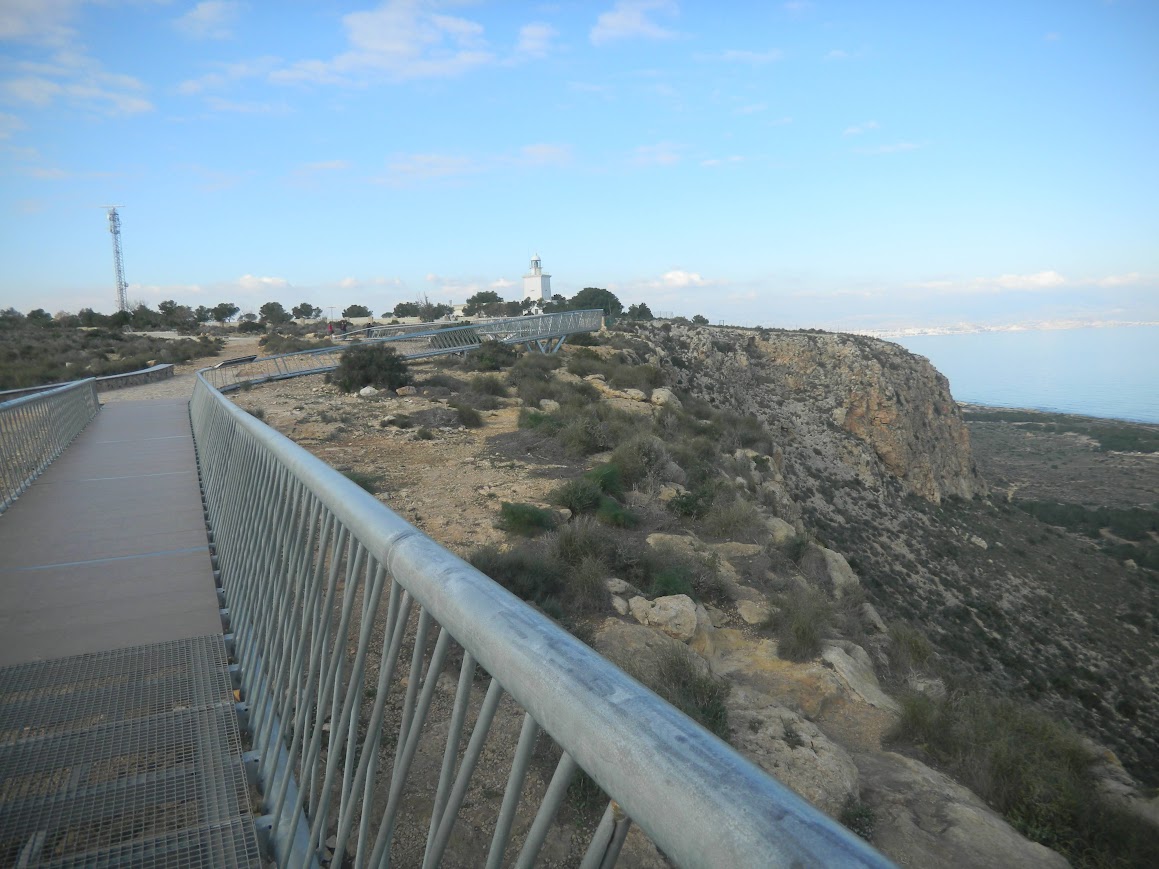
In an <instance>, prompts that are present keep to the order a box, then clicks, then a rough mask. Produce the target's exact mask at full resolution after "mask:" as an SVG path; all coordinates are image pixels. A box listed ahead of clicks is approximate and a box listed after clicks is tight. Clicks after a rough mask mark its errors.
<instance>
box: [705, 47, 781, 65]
mask: <svg viewBox="0 0 1159 869" xmlns="http://www.w3.org/2000/svg"><path fill="white" fill-rule="evenodd" d="M784 56H785V55H784V52H782V51H781V50H780V49H779V48H770V49H769V50H768V51H746V50H744V49H730V50H728V51H724V52H722V53H721V54H720V55H718V57H719V59H720V60H723V61H724V62H725V63H748V64H752V65H753V66H762V65H764V64H766V63H774V62H776V61H778V60H781V59H782V58H783V57H784Z"/></svg>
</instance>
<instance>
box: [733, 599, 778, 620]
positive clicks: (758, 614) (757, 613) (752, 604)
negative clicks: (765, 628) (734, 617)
mask: <svg viewBox="0 0 1159 869" xmlns="http://www.w3.org/2000/svg"><path fill="white" fill-rule="evenodd" d="M736 611H737V612H738V613H740V617H741V618H742V619H744V622H745V624H748V625H762V624H764V623H765V622H766V621H768V619H769V614H770V612H771V610H770V609H769V605H768V604H766V603H757V602H756V601H751V600H738V601H737V602H736Z"/></svg>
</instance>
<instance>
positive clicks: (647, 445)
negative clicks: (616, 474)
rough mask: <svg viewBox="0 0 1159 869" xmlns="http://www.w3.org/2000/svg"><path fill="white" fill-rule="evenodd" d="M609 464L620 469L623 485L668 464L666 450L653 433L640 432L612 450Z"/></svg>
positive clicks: (638, 479) (636, 481) (646, 475)
mask: <svg viewBox="0 0 1159 869" xmlns="http://www.w3.org/2000/svg"><path fill="white" fill-rule="evenodd" d="M611 464H613V465H615V466H616V467H617V468H619V469H620V478H621V479H622V480H623V483H624V485H625V486H632V485H635V484H636V483H639V482H642V481H643V480H644V479H646V478H647V477H648V475H649V474H655V473H658V472H659V471H660V470H662V469H663V468H664V466H665V465H666V464H668V450H666V449H665V448H664V443H663V442H662V441H661V440H660V439H659V438H658V437H656V436H655V435H651V434H641V435H637V436H635V437H633V438H630V439H628V440H626V441H624V442H623V443H621V444H619V445H618V446H617V447H616V448H615V449H614V450H612V458H611Z"/></svg>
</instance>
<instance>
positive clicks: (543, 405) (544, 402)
mask: <svg viewBox="0 0 1159 869" xmlns="http://www.w3.org/2000/svg"><path fill="white" fill-rule="evenodd" d="M539 409H540V410H542V411H543V412H544V413H555V412H556V411H558V410H559V402H558V401H556V400H555V399H553V398H541V399H539Z"/></svg>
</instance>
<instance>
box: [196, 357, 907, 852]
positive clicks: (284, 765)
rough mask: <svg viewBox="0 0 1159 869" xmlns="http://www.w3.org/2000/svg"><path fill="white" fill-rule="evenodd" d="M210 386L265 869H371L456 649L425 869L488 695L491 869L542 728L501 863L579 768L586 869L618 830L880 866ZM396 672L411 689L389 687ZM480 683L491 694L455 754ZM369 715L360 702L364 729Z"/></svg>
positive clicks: (671, 842)
mask: <svg viewBox="0 0 1159 869" xmlns="http://www.w3.org/2000/svg"><path fill="white" fill-rule="evenodd" d="M207 373H208V372H202V373H199V374H198V377H197V382H196V384H195V387H194V393H193V398H192V401H191V404H190V413H191V419H192V424H193V432H194V439H195V442H196V445H197V450H198V459H199V466H200V473H201V478H202V486H203V490H204V495H205V499H206V505H207V510H208V513H209V517H210V524H211V527H212V529H213V539H214V545H215V547H216V554H217V558H218V560H219V567H220V577H221V584H222V589H223V595H224V597H225V600H226V602H227V605H228V609H229V618H230V624H231V627H232V631H233V633H234V643H235V654H236V657H237V660H238V662H239V665H240V668H241V678H242V687H243V691H244V694H245V699H246V702H247V703H248V706H249V710H250V711H249V715H250V731H251V734H252V735H253V742H254V748H255V754H254V755H253V756H252V758H251V760H252V763H253V764H254V766H255V767H257V768H258V778H259V780H260V781H261V783H262V790H263V808H264V811H265V812H266V815H265V816H264V817H263V819H262V823H263V825H264V827H265V828H266V829H268V832H269V840H270V842H271V847H272V849H273V851H274V853H275V855H276V857H277V860H278V864H279V865H280V866H283V867H285V866H299V865H301V866H305V865H313V863H314V861H315V860H316V859H318V858H319V857H320V855H322V854H323V845H324V843H326V842H327V837H328V836H331V835H332V836H333V840H332V841H330V842H329V844H330V845H331V846H333V852H334V861H335V865H337V863H340V862H342V861H343V859H345V857H346V856H348V857H351V858H353V861H354V865H356V866H365V865H373V866H378V865H384V864H383V862H382V861H383V859H384V858H387V857H388V856H389V853H390V848H391V843H392V840H393V833H394V829H395V826H396V824H397V823H399V821H400V809H401V807H402V806H404V805H405V804H406V803H405V798H404V791H405V789H406V784H407V773H408V771H409V768H410V765H411V761H412V760H413V758H414V756H415V751H416V749H417V746H418V743H419V740H420V738H421V737H422V734H423V732H424V723H425V722H426V720H427V718H428V710H429V708H430V705H431V701H432V697H433V695H434V692H435V686H436V685H437V682H438V676H439V674H440V672H441V671H442V670H443V669H444V663H445V661H446V658H447V654H448V651H449V649H450V646H451V644H452V643H455V644H458V645H459V646H461V647H462V649H463V654H462V658H463V660H462V665H461V667H460V669H459V682H458V686H459V687H458V689H457V692H456V695H455V705H454V710H453V712H452V713H451V718H450V726H449V728H448V736H447V741H446V749H445V754H444V756H443V765H442V772H441V774H440V776H439V782H438V787H437V790H436V792H435V794H434V795H433V812H432V813H431V821H430V828H429V831H428V832H427V840H426V841H427V846H426V851H425V856H424V858H423V865H424V866H434V865H438V862H439V860H440V859H441V856H442V854H443V849H445V847H446V844H447V842H448V840H449V837H450V834H451V829H452V827H453V826H454V824H455V822H456V818H457V816H458V811H459V808H460V806H461V805H462V802H463V799H464V796H465V794H466V793H467V788H468V782H469V780H470V778H471V774H472V771H473V770H474V764H475V761H476V760H477V759H478V757H479V752H480V751H481V749H482V745H483V742H484V740H485V739H486V735H487V730H488V728H489V726H490V723H491V720H492V716H493V715H494V713H495V710H496V708H497V706H498V703H499V700H500V698H501V697H502V695H503V694H504V693H507V694H509V695H510V696H511V697H512V698H513V699H514V700H515V701H516V702H517V703H518V704H519V705H520V706H521V707H522V708H523V710H525V713H526V715H525V719H524V725H523V732H522V734H521V736H520V739H519V744H518V746H517V747H516V748H515V751H514V759H513V760H512V766H511V771H510V776H509V779H508V788H507V791H506V793H505V795H504V797H503V800H502V806H501V808H500V809H499V811H498V818H497V820H496V824H495V833H494V837H493V839H492V844H491V846H490V852H489V855H488V858H487V860H486V865H487V866H496V867H497V866H500V865H504V855H505V853H506V851H507V848H508V845H509V840H510V837H511V836H510V834H511V821H512V818H513V817H514V813H515V810H516V807H517V804H518V801H519V799H520V794H521V792H522V789H523V783H524V775H525V773H526V771H527V766H528V761H529V758H530V756H531V752H532V748H533V747H534V744H535V740H536V736H537V734H538V732H539V730H540V729H542V730H543V731H545V732H546V733H547V734H548V735H550V737H551V738H552V739H553V740H554V741H555V743H556V744H557V745H558V747H559V748H560V749H561V750H562V757H561V758H560V761H559V765H558V766H557V768H556V772H555V775H554V777H553V778H552V781H551V784H550V785H549V786H548V787H547V790H546V792H545V793H544V795H543V800H542V803H541V805H540V807H539V809H538V811H537V814H536V820H535V821H534V822H533V823H532V825H531V828H530V830H529V831H528V832H527V833H526V837H525V839H524V841H523V843H522V851H521V853H520V856H519V857H518V859H517V861H516V863H515V865H516V866H530V865H532V863H533V862H534V861H535V859H536V854H537V853H538V850H539V847H540V846H541V845H542V842H543V839H544V837H545V836H546V834H547V832H548V830H549V827H550V824H551V821H552V818H553V817H554V815H555V812H556V809H557V808H558V806H559V804H560V801H561V800H562V798H563V796H564V793H565V792H566V790H567V786H568V784H569V782H570V780H571V778H572V774H573V773H574V771H575V769H576V768H577V767H578V768H581V769H583V770H585V771H586V772H587V773H588V774H589V775H590V776H591V777H592V778H593V779H594V780H595V781H596V782H597V783H598V784H599V786H600V787H601V788H602V789H603V791H604V792H605V793H606V794H607V795H609V796H610V797H611V799H612V800H613V801H614V802H611V803H609V805H608V807H607V810H606V811H605V813H604V819H603V821H602V822H601V824H600V827H599V829H598V830H597V831H596V833H595V835H594V837H593V839H592V842H591V844H590V846H589V849H588V852H587V855H586V857H585V859H584V861H583V863H582V866H583V867H601V866H611V865H613V864H614V863H615V858H616V855H617V854H618V852H619V848H620V845H621V844H622V842H623V838H624V836H625V835H626V833H627V828H628V823H629V821H627V820H626V818H630V819H631V821H632V822H635V823H637V824H638V825H639V826H640V827H641V828H642V829H643V830H644V831H645V832H646V833H647V834H648V835H649V836H650V837H651V838H652V840H653V841H654V842H655V843H656V844H657V845H658V846H659V847H660V848H662V849H663V850H664V852H665V853H666V854H667V855H668V856H669V857H671V858H672V859H673V860H674V861H675V862H676V863H677V864H678V865H680V866H686V867H699V866H703V867H709V866H711V867H719V866H730V867H733V866H735V867H748V866H754V867H755V866H800V865H815V866H888V865H890V864H889V863H888V861H886V860H885V859H884V858H883V857H881V856H880V855H879V854H878V853H877V852H875V851H874V850H873V849H872V848H871V847H869V846H868V845H867V844H866V843H865V842H863V841H862V840H860V839H859V838H857V837H856V836H855V835H853V834H852V833H850V832H849V831H847V830H846V829H844V828H843V827H841V826H840V825H839V824H837V823H836V822H834V821H833V820H831V819H830V818H828V817H826V816H825V815H823V814H822V813H821V812H819V811H818V810H817V809H815V808H813V807H812V806H810V805H809V804H808V803H806V802H805V801H804V800H803V799H801V798H800V797H798V796H797V795H796V794H794V793H793V792H791V791H790V790H789V789H788V788H786V787H785V786H784V785H782V784H780V783H779V782H777V781H776V780H775V779H773V778H771V777H770V776H768V775H767V774H766V773H764V772H763V771H762V770H760V769H759V768H758V767H757V766H755V765H754V764H753V763H751V762H750V761H748V760H746V759H745V758H744V757H742V756H741V755H740V754H738V753H737V752H736V751H734V750H733V749H732V748H731V747H729V746H728V745H727V744H726V743H724V742H722V741H721V740H719V739H718V738H717V737H715V736H713V735H712V734H710V733H709V732H708V731H706V730H704V729H703V728H702V727H700V726H699V725H698V724H696V723H695V722H693V721H692V720H691V719H689V718H687V717H686V716H685V715H683V714H682V713H681V712H679V711H677V710H676V709H675V708H673V707H672V706H670V705H669V704H667V703H666V702H664V701H663V700H662V699H660V698H659V697H657V696H656V695H655V694H653V693H652V692H651V691H649V690H648V689H647V688H645V687H644V686H642V685H641V684H640V683H638V682H637V681H635V680H634V679H632V678H631V677H629V676H628V675H626V674H625V673H623V672H622V671H621V670H619V669H617V668H616V667H615V666H614V665H612V664H611V663H610V662H609V661H607V660H606V659H604V658H602V657H601V656H600V655H598V654H596V653H595V652H594V651H593V650H591V649H590V648H588V647H587V646H586V645H584V644H583V643H581V642H580V641H579V640H577V639H575V638H574V637H573V636H571V635H570V634H569V633H567V632H566V631H564V630H563V629H562V628H560V627H559V626H558V625H556V624H555V623H554V622H552V621H551V620H550V619H548V618H547V617H545V616H544V615H542V614H541V613H539V612H538V611H536V610H535V609H533V608H532V607H530V606H529V605H527V604H526V603H524V602H523V601H521V600H519V599H518V598H517V597H515V596H514V595H512V594H510V593H509V592H507V591H506V590H505V589H503V588H501V587H500V586H499V585H497V584H496V583H495V582H493V581H492V580H490V579H489V578H488V577H486V576H484V575H483V574H482V573H480V572H479V571H478V570H476V569H475V568H473V567H472V566H471V565H469V564H467V563H466V562H464V561H462V560H461V559H459V558H458V557H457V556H455V555H453V554H452V553H450V552H449V551H447V550H446V549H444V548H443V547H441V546H439V545H438V544H437V543H435V542H434V541H433V540H431V539H430V538H429V537H427V536H426V535H425V534H423V533H422V532H421V531H419V530H418V529H417V528H415V527H413V526H412V525H410V524H408V523H407V522H405V521H404V520H403V519H401V518H400V517H399V516H397V515H396V514H395V513H393V512H392V511H391V510H389V509H388V508H386V507H385V506H384V505H383V504H381V503H380V502H379V501H377V500H376V499H375V498H374V497H372V496H371V495H369V494H368V493H367V492H365V491H363V490H362V489H361V488H359V487H358V486H356V485H355V484H354V483H352V482H350V481H349V480H347V479H346V478H345V477H343V476H342V475H341V474H339V473H337V472H336V471H334V470H333V469H332V468H330V467H328V466H327V465H326V464H325V463H323V462H322V461H320V460H319V459H317V458H315V457H314V456H312V455H311V454H310V453H309V452H307V451H306V450H304V449H302V448H301V447H299V446H298V445H296V444H294V443H293V442H292V441H290V440H288V439H287V438H286V437H284V436H283V435H281V434H279V433H278V432H276V431H274V430H273V429H271V428H269V427H268V426H266V425H265V424H263V423H261V422H260V421H258V420H257V419H255V418H254V417H252V416H250V415H249V414H247V413H245V412H244V411H242V410H241V409H239V408H238V407H236V406H235V405H233V404H232V403H231V402H230V401H228V400H227V399H226V398H225V397H224V396H223V395H222V393H221V392H219V391H218V390H217V389H215V388H213V386H212V384H211V383H210V381H209V379H208V378H206V377H205V376H204V375H205V374H207ZM382 603H385V605H386V614H385V618H383V616H382V613H381V610H382V606H381V605H380V604H382ZM375 637H379V638H380V640H379V642H378V643H377V644H376V642H374V641H373V640H374V638H375ZM436 638H437V642H434V643H433V650H432V649H431V646H432V642H431V641H433V640H435V639H436ZM404 641H405V642H404ZM408 644H409V645H410V646H413V649H414V651H413V653H412V654H410V655H407V654H406V652H405V650H404V647H406V646H408ZM375 648H377V649H379V650H380V651H379V652H372V651H371V649H375ZM407 657H409V659H410V665H409V676H408V677H407V678H406V680H401V678H400V679H399V680H396V679H395V678H394V677H395V676H396V675H398V676H400V677H401V676H402V675H403V674H404V672H405V671H404V670H403V668H404V667H406V663H405V660H404V659H405V658H407ZM479 667H481V668H482V669H483V670H484V671H485V673H486V674H489V675H490V676H491V682H490V686H489V687H488V688H487V691H486V697H485V698H484V700H483V701H482V707H481V708H480V711H479V712H478V716H477V721H476V724H475V726H474V731H473V732H472V734H471V737H470V740H469V742H468V743H467V745H466V748H465V749H464V748H463V747H462V746H463V738H464V736H465V734H463V729H464V724H465V719H466V718H467V717H468V715H467V713H468V709H469V708H474V707H473V706H472V704H471V702H470V700H471V696H472V689H473V685H474V682H475V679H476V675H477V674H476V670H477V668H479ZM424 672H425V673H426V676H425V677H424V675H423V674H424ZM396 681H405V684H406V691H405V702H404V703H403V707H402V712H401V715H400V716H399V717H398V720H397V721H394V722H391V729H394V728H397V731H396V733H397V739H396V748H395V749H394V751H393V756H394V759H393V762H391V761H390V759H389V757H385V756H384V755H383V748H382V739H383V733H384V731H385V730H386V729H387V725H386V724H384V721H383V719H384V712H385V705H386V698H387V695H388V694H389V693H390V688H391V685H392V684H394V683H395V682H396ZM475 694H476V699H478V698H477V694H478V690H476V691H475ZM372 698H373V700H372ZM364 700H365V702H366V705H368V706H369V705H370V704H371V702H373V710H372V711H371V712H370V714H369V716H368V719H367V716H365V714H364V713H365V710H363V709H362V705H363V702H364ZM360 723H362V724H363V725H364V727H360V726H359V725H360ZM323 744H324V745H325V755H326V756H325V758H324V759H323V758H322V752H323ZM380 763H381V765H382V776H381V779H382V780H381V781H379V780H378V776H377V769H378V766H379V764H380ZM456 766H458V771H457V772H456ZM303 817H304V819H305V820H304V821H303V820H302V818H303ZM307 831H308V832H307ZM335 831H336V832H335ZM479 862H480V865H483V862H484V861H483V860H482V855H480V861H479Z"/></svg>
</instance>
